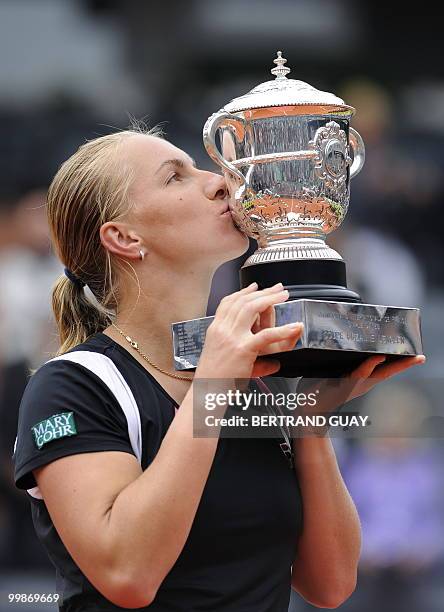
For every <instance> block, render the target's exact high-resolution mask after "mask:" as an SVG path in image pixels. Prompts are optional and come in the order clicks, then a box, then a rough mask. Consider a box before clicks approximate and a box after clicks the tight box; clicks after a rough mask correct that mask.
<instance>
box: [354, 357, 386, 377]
mask: <svg viewBox="0 0 444 612" xmlns="http://www.w3.org/2000/svg"><path fill="white" fill-rule="evenodd" d="M384 361H385V355H374V356H372V357H369V358H368V359H366V360H365V361H364V362H363V363H361V365H360V366H358V367H357V368H356V369H355V370H353V372H352V373H351V375H350V376H351V378H363V379H365V378H369V377H370V376H371V375H372V374H373V372H374V371H375V368H377V367H378V366H379V365H380V364H381V363H383V362H384Z"/></svg>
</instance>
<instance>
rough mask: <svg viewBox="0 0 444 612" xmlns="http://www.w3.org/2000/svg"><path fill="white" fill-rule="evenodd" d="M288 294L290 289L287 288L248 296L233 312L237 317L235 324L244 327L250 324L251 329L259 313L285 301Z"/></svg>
mask: <svg viewBox="0 0 444 612" xmlns="http://www.w3.org/2000/svg"><path fill="white" fill-rule="evenodd" d="M264 291H265V290H264ZM288 296H289V294H288V291H287V290H285V289H284V290H280V291H272V292H267V293H266V294H263V293H261V294H259V293H258V294H257V295H255V296H248V297H247V298H245V300H243V301H242V303H239V304H237V305H236V310H237V312H236V313H234V312H233V314H235V317H236V318H235V322H234V324H235V325H236V326H239V325H240V326H242V327H247V326H248V328H249V329H251V327H252V325H253V322H254V320H255V319H256V316H257V314H262V313H263V312H265V311H266V310H267V309H269V308H270V307H273V306H274V305H275V304H280V303H282V302H285V301H286V300H288ZM233 311H234V308H233Z"/></svg>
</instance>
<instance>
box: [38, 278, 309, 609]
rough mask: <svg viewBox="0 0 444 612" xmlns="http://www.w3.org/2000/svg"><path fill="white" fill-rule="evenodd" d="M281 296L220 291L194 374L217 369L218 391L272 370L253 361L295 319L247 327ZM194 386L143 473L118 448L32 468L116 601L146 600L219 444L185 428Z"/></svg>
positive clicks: (291, 335)
mask: <svg viewBox="0 0 444 612" xmlns="http://www.w3.org/2000/svg"><path fill="white" fill-rule="evenodd" d="M287 298H288V292H285V294H284V292H283V291H282V287H281V286H280V287H279V286H276V287H271V288H269V289H264V290H261V291H257V286H253V285H252V286H250V287H247V288H245V289H243V290H241V291H239V292H237V293H236V294H232V295H230V296H227V297H226V298H224V299H223V300H222V302H221V304H220V305H219V307H218V309H217V311H216V316H215V319H214V321H213V322H212V324H211V325H210V327H209V328H208V330H207V334H206V340H205V345H204V350H203V352H202V354H201V358H200V361H199V366H198V368H197V369H196V374H195V378H203V379H212V378H215V377H217V378H221V379H222V380H221V381H220V385H219V389H218V391H227V390H228V389H229V388H230V386H232V385H230V382H229V381H230V380H232V379H234V378H250V377H251V376H252V375H253V376H267V375H269V374H271V373H273V372H275V371H277V369H278V368H279V363H278V362H275V361H272V360H269V359H262V360H259V359H258V355H259V353H261V354H267V352H268V353H270V352H275V351H283V350H291V349H292V348H293V347H294V345H295V342H296V341H297V339H298V337H299V336H300V332H301V327H300V326H298V327H296V328H295V327H294V326H281V327H278V328H273V329H264V330H262V331H259V332H258V333H256V334H253V333H252V332H251V327H252V325H253V323H254V321H255V320H256V318H257V315H258V313H261V312H263V311H264V310H266V309H267V308H270V306H272V305H273V304H276V303H279V302H282V301H284V300H285V299H287ZM195 393H196V390H195V382H193V384H192V386H191V387H190V389H189V390H188V392H187V394H186V396H185V398H184V401H183V402H182V404H181V406H180V409H179V410H178V412H177V414H176V416H175V418H174V420H173V422H172V424H171V425H170V427H169V429H168V431H167V433H166V435H165V437H164V439H163V441H162V444H161V446H160V449H159V451H158V453H157V455H156V457H155V458H154V460H153V462H152V463H151V464H150V466H149V467H148V468H147V469H146V470H145V471H144V472H142V470H141V468H140V466H139V464H138V463H137V461H136V459H135V457H133V456H131V455H130V454H127V453H124V452H97V453H85V454H76V455H71V456H67V457H63V458H61V459H58V460H55V461H53V462H51V463H49V464H47V465H45V466H44V467H42V468H40V469H36V470H34V474H35V478H36V480H37V483H38V486H39V488H40V490H41V493H42V495H43V499H44V501H45V504H46V506H47V508H48V511H49V513H50V515H51V518H52V520H53V523H54V525H55V528H56V530H57V532H58V534H59V535H60V537H61V539H62V541H63V543H64V544H65V546H66V548H67V549H68V551H69V553H70V554H71V556H72V557H73V559H74V561H75V562H76V563H77V565H78V566H79V568H80V569H81V571H82V572H83V573H84V574H85V575H86V576H87V578H88V579H89V580H90V581H91V582H92V583H93V584H94V586H95V587H96V588H97V589H98V590H99V591H100V592H101V593H102V594H103V595H104V596H105V597H106V598H107V599H109V600H110V601H112V602H113V603H115V604H117V605H119V606H121V607H125V608H139V607H143V606H147V605H149V604H150V603H151V601H152V600H153V599H154V598H155V595H156V592H157V590H158V588H159V586H160V584H161V583H162V582H163V580H164V578H165V576H166V575H167V574H168V572H169V571H170V569H171V568H172V566H173V565H174V563H175V562H176V560H177V558H178V556H179V554H180V553H181V551H182V549H183V547H184V545H185V542H186V540H187V538H188V535H189V532H190V529H191V526H192V523H193V520H194V517H195V514H196V511H197V507H198V505H199V502H200V499H201V496H202V492H203V489H204V486H205V483H206V480H207V477H208V474H209V471H210V468H211V465H212V462H213V459H214V455H215V452H216V447H217V439H216V438H195V437H193V394H195ZM196 401H197V402H198V398H196ZM197 405H199V404H197ZM213 414H214V413H213Z"/></svg>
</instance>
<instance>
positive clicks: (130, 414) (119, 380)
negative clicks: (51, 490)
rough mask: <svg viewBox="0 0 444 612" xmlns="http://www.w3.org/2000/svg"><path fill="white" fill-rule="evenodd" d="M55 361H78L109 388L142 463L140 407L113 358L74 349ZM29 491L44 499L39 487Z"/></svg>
mask: <svg viewBox="0 0 444 612" xmlns="http://www.w3.org/2000/svg"><path fill="white" fill-rule="evenodd" d="M53 361H71V362H72V363H77V364H79V365H81V366H83V367H84V368H87V369H88V370H90V371H91V372H93V373H94V374H95V375H96V376H97V377H98V378H100V380H101V381H102V382H103V383H104V384H105V385H106V386H107V387H108V388H109V390H110V392H111V393H112V394H113V395H114V397H115V398H116V400H117V403H118V404H119V405H120V407H121V408H122V410H123V413H124V414H125V417H126V421H127V426H128V436H129V440H130V444H131V447H132V449H133V451H134V454H135V455H136V457H137V461H138V462H139V464H141V463H142V424H141V421H140V412H139V407H138V406H137V402H136V400H135V398H134V395H133V393H132V391H131V389H130V388H129V386H128V383H127V382H126V380H125V379H124V378H123V376H122V374H121V373H120V371H119V369H118V368H117V366H116V364H115V363H114V362H113V361H112V359H110V358H109V357H107V356H106V355H102V353H95V352H93V351H74V352H72V353H65V354H64V355H59V356H58V357H54V358H53V359H50V360H49V361H47V362H46V363H51V362H53ZM45 365H46V364H45ZM28 493H29V494H30V495H31V496H32V497H35V498H37V499H42V495H41V493H40V491H39V488H38V487H34V488H32V489H28Z"/></svg>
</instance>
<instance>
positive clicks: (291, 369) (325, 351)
mask: <svg viewBox="0 0 444 612" xmlns="http://www.w3.org/2000/svg"><path fill="white" fill-rule="evenodd" d="M286 61H287V60H286V59H285V58H283V57H282V53H281V52H280V51H278V53H277V58H276V59H275V60H274V63H275V64H276V66H275V67H274V68H272V70H271V73H272V74H273V75H274V76H275V79H273V80H271V81H267V82H265V83H261V84H260V85H258V86H257V87H255V88H254V89H252V90H251V91H250V92H249V93H247V94H245V95H243V96H240V97H238V98H235V99H234V100H232V101H231V102H229V103H228V104H226V105H225V106H224V107H223V108H222V109H221V110H220V111H218V112H217V113H215V114H214V115H212V116H211V117H210V118H209V119H208V121H207V122H206V124H205V126H204V129H203V140H204V144H205V147H206V149H207V152H208V154H209V155H210V157H211V158H212V159H213V160H214V161H215V162H216V163H217V164H218V165H219V166H221V168H222V169H223V171H224V174H225V177H226V181H227V184H228V187H229V191H230V194H231V196H232V197H231V202H230V209H231V212H232V217H233V221H234V223H235V224H236V226H237V227H238V228H239V229H240V230H241V231H242V232H244V233H245V234H246V235H247V236H249V237H251V238H254V239H256V240H257V242H258V246H259V248H258V249H257V251H255V252H254V253H253V255H251V257H249V258H248V259H247V261H246V262H245V264H244V265H243V267H242V269H241V271H240V279H241V286H247V285H249V284H250V283H251V282H253V281H256V282H257V283H258V285H259V287H260V288H264V287H268V286H271V285H273V284H275V283H277V282H282V283H283V284H284V286H285V288H286V289H288V291H289V293H290V297H289V301H288V302H285V303H284V304H280V305H277V306H276V307H275V312H276V325H281V324H284V323H288V322H292V321H303V322H304V323H305V331H304V336H303V338H302V339H301V341H300V342H299V343H298V345H297V347H296V348H295V350H294V351H292V352H291V353H282V354H279V358H280V359H281V370H280V371H279V373H278V375H279V376H301V375H302V376H336V375H341V374H343V373H344V372H346V371H348V370H350V369H352V368H354V367H356V366H357V365H358V364H359V363H360V362H362V361H363V359H365V357H366V356H368V355H369V354H373V353H383V354H386V355H389V356H392V358H394V357H399V356H401V355H415V354H418V353H419V352H421V350H422V347H421V335H420V322H419V311H418V310H417V309H415V308H399V307H389V306H379V305H378V306H376V305H371V304H362V303H361V299H360V297H359V295H358V294H357V293H355V292H354V291H352V290H350V289H348V288H347V283H346V270H345V262H344V261H343V259H342V257H341V256H340V255H339V253H337V252H336V251H335V250H333V249H332V248H330V247H329V246H328V245H327V244H326V242H325V239H326V236H327V235H328V234H329V233H330V232H332V231H334V230H335V229H336V228H338V227H339V225H340V224H341V223H342V221H343V219H344V217H345V215H346V213H347V209H348V204H349V200H350V179H351V178H353V177H354V176H356V175H357V174H358V172H360V170H361V169H362V167H363V165H364V160H365V148H364V143H363V141H362V138H361V136H360V135H359V134H358V132H356V130H354V129H353V128H352V127H350V120H351V118H352V116H353V114H354V112H355V109H354V108H352V107H351V106H348V105H347V104H345V103H344V101H343V100H341V99H340V98H338V97H337V96H335V95H334V94H331V93H327V92H323V91H319V90H317V89H315V88H314V87H312V86H310V85H308V84H307V83H304V82H303V81H297V80H294V79H289V78H287V74H288V73H289V72H290V69H289V68H288V67H286V66H285V63H286ZM217 138H219V146H220V150H219V148H218V146H217V143H216V140H217ZM211 320H212V318H211V317H205V318H203V319H195V320H193V321H186V322H178V323H174V324H173V341H174V351H175V363H176V368H177V369H179V370H186V369H192V368H193V367H195V366H196V365H197V360H198V357H199V354H200V350H201V348H202V344H203V341H204V338H205V330H206V328H207V327H208V325H209V324H210V323H211Z"/></svg>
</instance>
